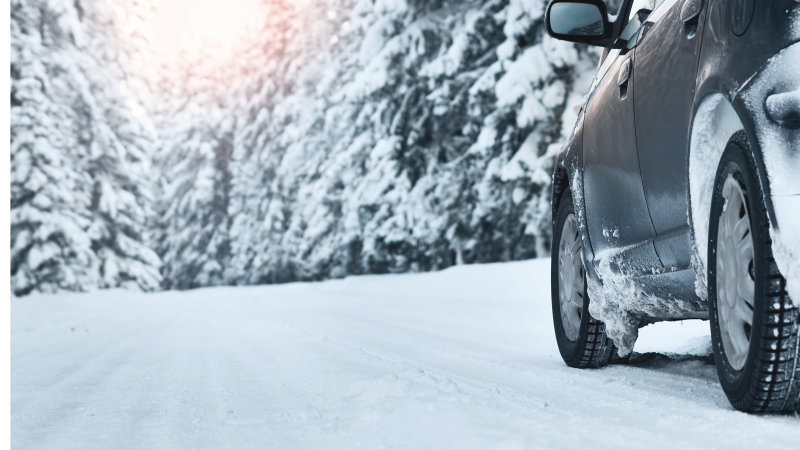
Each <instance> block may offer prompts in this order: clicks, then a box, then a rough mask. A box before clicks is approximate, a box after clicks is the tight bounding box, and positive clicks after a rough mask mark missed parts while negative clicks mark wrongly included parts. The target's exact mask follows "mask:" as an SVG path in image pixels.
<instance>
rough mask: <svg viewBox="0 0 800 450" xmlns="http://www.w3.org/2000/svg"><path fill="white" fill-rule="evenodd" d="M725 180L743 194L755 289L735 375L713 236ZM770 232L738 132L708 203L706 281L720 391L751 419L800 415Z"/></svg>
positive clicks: (785, 302) (792, 324)
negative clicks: (725, 334)
mask: <svg viewBox="0 0 800 450" xmlns="http://www.w3.org/2000/svg"><path fill="white" fill-rule="evenodd" d="M729 176H733V179H734V180H735V181H736V182H738V184H739V187H740V188H741V189H742V193H743V194H744V196H743V197H744V200H745V202H744V203H745V207H746V208H747V213H748V214H749V216H750V227H751V228H750V230H751V233H752V239H753V260H752V264H751V265H749V266H748V267H750V268H751V269H750V276H751V278H752V279H753V283H754V288H755V289H754V295H753V318H752V325H751V326H750V328H749V331H748V327H747V325H744V327H743V328H744V330H745V333H746V334H747V333H749V339H750V341H749V347H746V348H747V349H748V350H747V356H746V359H743V360H744V365H743V367H742V368H741V369H739V370H736V369H735V367H734V365H732V364H731V361H730V360H729V358H728V356H727V354H726V352H725V348H724V346H723V342H722V339H723V337H722V331H721V328H720V327H721V325H720V317H719V316H720V312H719V306H718V304H717V298H718V297H717V292H718V291H717V265H718V261H717V254H718V252H717V234H718V231H719V227H720V215H721V214H722V212H723V206H724V204H725V199H724V198H723V194H722V192H723V186H724V184H725V182H726V180H727V179H728V177H729ZM738 214H739V215H740V217H744V216H743V214H742V213H738ZM769 228H770V223H769V219H768V217H767V210H766V206H765V202H764V196H763V192H762V190H761V183H760V182H759V178H758V171H757V168H756V164H755V160H754V156H753V153H752V151H751V149H750V146H749V144H748V142H747V137H746V135H745V134H744V132H739V133H737V134H736V135H734V136H733V137H732V138H731V140H730V141H729V142H728V145H727V147H726V149H725V152H724V153H723V155H722V159H721V161H720V165H719V168H718V170H717V174H716V179H715V183H714V192H713V197H712V203H711V215H710V224H709V235H708V236H709V238H708V260H707V261H708V271H707V275H708V278H707V280H708V306H709V316H710V318H711V320H710V322H711V340H712V343H713V348H714V359H715V361H716V367H717V373H718V374H719V380H720V384H721V385H722V389H723V390H724V391H725V394H726V395H727V396H728V400H730V402H731V405H733V407H734V408H736V409H738V410H740V411H744V412H751V413H763V412H783V413H789V412H795V411H798V410H800V367H798V366H800V364H798V362H799V361H798V308H797V307H792V301H791V300H790V298H789V295H788V294H787V292H786V279H785V278H784V277H783V276H782V275H781V273H780V271H779V270H778V267H777V265H776V263H775V259H774V258H773V256H772V241H771V239H770V234H769ZM746 235H747V233H744V236H746ZM748 259H749V258H748ZM729 342H730V341H729ZM729 348H730V347H729Z"/></svg>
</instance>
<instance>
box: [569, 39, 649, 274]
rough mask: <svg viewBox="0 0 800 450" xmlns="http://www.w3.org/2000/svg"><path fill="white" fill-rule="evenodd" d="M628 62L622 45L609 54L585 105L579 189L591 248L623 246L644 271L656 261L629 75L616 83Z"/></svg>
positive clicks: (606, 249)
mask: <svg viewBox="0 0 800 450" xmlns="http://www.w3.org/2000/svg"><path fill="white" fill-rule="evenodd" d="M634 65H635V62H634V61H633V52H630V51H627V50H626V49H623V51H621V52H619V53H618V54H611V55H609V61H608V70H607V71H606V73H605V76H604V77H602V79H600V80H599V82H598V83H597V86H596V88H595V90H594V92H593V93H592V95H591V98H590V99H589V101H588V103H587V105H586V108H585V109H586V111H585V113H584V115H585V122H586V125H585V128H584V131H583V167H582V168H583V191H584V196H585V201H586V206H585V207H586V221H587V226H588V229H589V237H590V239H591V242H592V244H593V247H592V248H593V251H594V253H595V254H599V253H603V252H609V251H611V252H625V253H627V254H628V255H629V256H630V258H631V259H632V260H636V261H637V262H638V263H639V266H640V269H641V270H640V271H642V272H644V271H649V270H650V269H651V268H652V267H659V268H660V267H661V265H660V262H659V260H658V256H657V255H656V252H655V248H654V247H653V243H652V240H653V237H654V236H655V230H654V229H653V224H652V222H651V220H650V214H649V212H648V209H647V201H646V199H645V195H644V190H643V188H642V176H641V173H640V171H639V157H638V152H637V150H636V129H635V127H634V120H633V114H634V110H633V97H634V91H635V89H636V88H635V81H634V80H633V79H629V81H628V82H627V87H621V86H619V84H618V83H619V80H620V75H621V74H624V73H625V71H626V70H628V72H630V70H629V69H626V68H629V67H632V66H634ZM620 119H622V120H620Z"/></svg>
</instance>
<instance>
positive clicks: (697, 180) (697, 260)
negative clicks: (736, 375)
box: [687, 94, 744, 299]
mask: <svg viewBox="0 0 800 450" xmlns="http://www.w3.org/2000/svg"><path fill="white" fill-rule="evenodd" d="M742 129H744V126H743V125H742V121H741V120H740V119H739V116H738V115H737V114H736V111H735V110H734V109H733V106H732V105H731V104H730V102H728V99H727V98H725V96H724V95H722V94H711V95H709V96H708V97H706V98H705V99H703V101H702V103H700V107H699V108H697V114H695V117H694V121H693V123H692V137H691V141H690V144H689V196H690V204H689V211H688V212H687V214H688V216H689V223H690V224H691V226H692V234H693V236H694V258H693V264H694V266H695V272H696V273H697V281H696V283H695V289H696V293H697V296H698V297H700V298H702V299H706V298H707V292H706V286H707V283H706V267H708V266H707V264H706V259H707V255H708V224H709V211H711V198H712V193H713V190H714V177H715V176H716V173H717V167H718V166H719V161H720V158H721V157H722V153H723V152H724V151H725V146H726V145H727V144H728V141H729V140H730V138H731V136H733V135H734V133H736V132H737V131H739V130H742Z"/></svg>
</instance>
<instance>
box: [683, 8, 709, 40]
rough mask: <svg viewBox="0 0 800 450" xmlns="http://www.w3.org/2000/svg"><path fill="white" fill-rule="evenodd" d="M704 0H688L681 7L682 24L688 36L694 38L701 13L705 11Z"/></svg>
mask: <svg viewBox="0 0 800 450" xmlns="http://www.w3.org/2000/svg"><path fill="white" fill-rule="evenodd" d="M704 3H705V2H704V1H703V0H686V1H685V2H683V6H682V7H681V22H683V25H684V31H685V32H686V36H688V37H690V38H691V37H694V35H695V34H696V33H697V26H698V25H699V23H700V13H701V12H702V11H703V6H705V5H704Z"/></svg>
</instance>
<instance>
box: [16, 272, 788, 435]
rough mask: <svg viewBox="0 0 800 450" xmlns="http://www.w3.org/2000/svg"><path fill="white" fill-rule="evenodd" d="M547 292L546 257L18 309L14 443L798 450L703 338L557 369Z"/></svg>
mask: <svg viewBox="0 0 800 450" xmlns="http://www.w3.org/2000/svg"><path fill="white" fill-rule="evenodd" d="M549 280H550V262H549V260H545V259H540V260H532V261H526V262H519V263H505V264H492V265H483V266H458V267H454V268H451V269H448V270H445V271H442V272H438V273H425V274H414V275H384V276H363V277H356V278H347V279H344V280H337V281H328V282H322V283H303V284H289V285H277V286H266V287H246V288H241V287H240V288H205V289H201V290H195V291H184V292H162V293H157V294H141V293H131V292H127V291H119V290H118V291H98V292H95V293H91V294H68V295H59V296H52V295H50V296H48V295H41V294H37V295H32V296H29V297H25V298H20V299H13V300H12V302H11V340H12V343H11V380H12V384H11V444H12V446H13V447H14V448H26V449H28V448H58V449H70V448H75V449H92V448H193V449H194V448H232V449H244V448H347V449H351V448H369V449H376V448H437V449H441V448H460V449H463V448H476V449H486V448H614V449H620V448H637V449H638V448H641V447H642V445H643V444H644V445H646V446H647V448H648V449H651V450H652V449H660V448H682V449H690V448H712V447H713V448H759V447H760V446H761V445H762V444H763V443H765V442H769V446H770V448H771V449H779V448H786V449H789V448H796V445H797V442H798V441H800V419H798V418H796V417H794V416H768V417H767V416H752V415H746V414H742V413H739V412H735V411H734V410H733V409H732V408H731V406H730V405H729V404H728V401H727V400H726V398H725V396H724V394H723V392H722V390H721V389H720V387H719V384H718V381H717V378H716V375H715V372H714V366H712V365H709V364H708V358H707V355H708V342H709V339H708V331H707V328H706V327H707V322H700V321H697V322H688V321H686V322H683V324H681V323H680V322H675V323H671V324H659V325H655V326H650V327H646V328H644V329H642V330H641V336H640V339H639V342H638V343H637V351H639V352H659V353H661V355H655V354H652V353H648V354H646V355H638V357H639V358H640V360H641V362H639V363H637V364H634V365H628V366H612V367H607V368H604V369H600V370H577V369H570V368H568V367H567V366H565V365H564V363H563V362H562V361H561V358H560V356H559V354H558V349H557V347H556V343H555V338H554V335H553V327H552V315H551V310H550V295H549V292H550V286H549ZM665 355H669V356H670V357H671V358H670V357H668V356H665ZM692 355H700V356H692ZM635 356H637V355H635Z"/></svg>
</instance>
